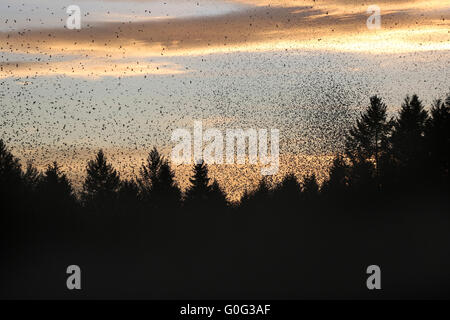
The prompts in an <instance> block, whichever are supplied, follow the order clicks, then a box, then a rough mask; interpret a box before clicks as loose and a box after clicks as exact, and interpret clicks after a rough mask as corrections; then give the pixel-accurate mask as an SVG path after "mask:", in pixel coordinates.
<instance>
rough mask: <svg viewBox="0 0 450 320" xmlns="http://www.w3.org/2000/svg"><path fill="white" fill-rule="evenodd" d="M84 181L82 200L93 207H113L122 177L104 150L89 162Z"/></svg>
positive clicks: (99, 208)
mask: <svg viewBox="0 0 450 320" xmlns="http://www.w3.org/2000/svg"><path fill="white" fill-rule="evenodd" d="M86 173H87V175H86V178H85V180H84V183H83V192H82V195H81V196H82V200H83V202H84V204H85V205H86V206H88V207H92V208H93V209H97V210H101V209H112V208H113V207H114V203H115V200H116V195H117V191H118V189H119V186H120V178H119V175H118V173H117V172H116V170H115V169H114V168H113V167H112V165H111V164H109V163H107V161H106V157H105V155H104V153H103V151H102V150H100V151H99V152H98V153H97V156H96V157H95V159H94V160H90V161H89V162H88V165H87V168H86Z"/></svg>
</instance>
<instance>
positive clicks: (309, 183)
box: [302, 174, 319, 202]
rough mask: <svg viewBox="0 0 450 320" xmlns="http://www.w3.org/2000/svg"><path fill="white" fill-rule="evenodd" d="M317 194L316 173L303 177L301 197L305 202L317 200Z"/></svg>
mask: <svg viewBox="0 0 450 320" xmlns="http://www.w3.org/2000/svg"><path fill="white" fill-rule="evenodd" d="M318 195H319V184H318V183H317V179H316V175H315V174H311V175H307V176H304V177H303V183H302V197H303V199H304V200H305V201H307V202H312V201H314V200H317V197H318Z"/></svg>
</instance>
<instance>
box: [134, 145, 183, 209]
mask: <svg viewBox="0 0 450 320" xmlns="http://www.w3.org/2000/svg"><path fill="white" fill-rule="evenodd" d="M138 182H139V185H140V188H141V196H142V198H143V199H144V201H145V202H146V203H147V204H149V205H150V206H151V207H153V208H156V209H160V208H163V207H165V208H171V209H174V208H177V207H179V206H180V203H181V191H180V189H179V187H178V185H177V183H176V181H175V173H174V172H173V171H172V169H171V168H170V165H169V162H168V161H167V160H166V159H165V158H164V157H162V156H161V155H160V154H159V152H158V150H157V149H156V148H153V150H152V151H151V152H150V153H149V156H148V158H147V162H146V163H145V164H143V165H142V166H141V169H140V178H139V180H138Z"/></svg>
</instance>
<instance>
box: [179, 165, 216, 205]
mask: <svg viewBox="0 0 450 320" xmlns="http://www.w3.org/2000/svg"><path fill="white" fill-rule="evenodd" d="M209 181H210V178H209V177H208V166H207V165H206V163H204V162H203V161H202V162H199V163H197V164H195V165H194V173H193V175H192V177H191V178H189V182H190V183H191V185H190V187H189V188H188V189H187V190H186V192H185V198H184V203H185V206H186V207H188V208H194V207H196V208H205V207H206V205H207V202H208V197H209V192H210V186H209Z"/></svg>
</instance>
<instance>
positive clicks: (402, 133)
mask: <svg viewBox="0 0 450 320" xmlns="http://www.w3.org/2000/svg"><path fill="white" fill-rule="evenodd" d="M427 121H428V112H427V111H426V110H425V109H424V107H423V105H422V101H420V100H419V97H418V96H417V95H413V96H412V98H410V97H409V96H408V97H406V98H405V101H404V103H403V104H402V108H401V110H400V112H399V116H398V118H397V119H396V120H395V122H394V128H393V132H392V137H391V144H392V157H393V161H394V163H393V167H394V168H395V173H394V174H395V175H396V180H397V182H396V183H397V184H398V183H399V182H400V183H401V184H402V185H403V186H404V187H405V188H406V189H409V188H411V187H413V186H414V185H417V184H418V182H419V181H424V178H425V175H426V172H425V171H424V170H423V168H424V165H425V159H426V152H425V149H426V146H425V137H424V133H425V126H426V123H427Z"/></svg>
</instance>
